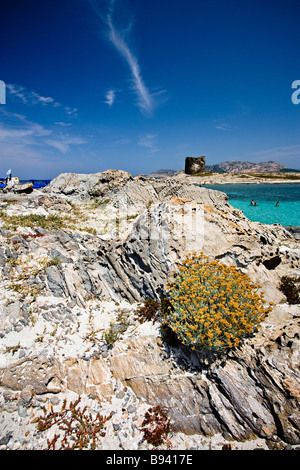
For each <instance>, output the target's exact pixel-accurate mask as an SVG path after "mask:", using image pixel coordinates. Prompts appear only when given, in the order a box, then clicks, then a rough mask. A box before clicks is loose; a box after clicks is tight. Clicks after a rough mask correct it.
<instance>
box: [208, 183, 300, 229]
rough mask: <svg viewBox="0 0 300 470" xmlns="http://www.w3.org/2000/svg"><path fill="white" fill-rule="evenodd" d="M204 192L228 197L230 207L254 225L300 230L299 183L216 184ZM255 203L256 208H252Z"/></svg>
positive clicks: (209, 186)
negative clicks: (292, 226)
mask: <svg viewBox="0 0 300 470" xmlns="http://www.w3.org/2000/svg"><path fill="white" fill-rule="evenodd" d="M205 188H211V189H216V190H218V191H222V192H224V193H226V194H227V195H228V197H229V199H228V202H229V204H230V205H232V206H233V207H235V208H237V209H240V210H241V211H243V213H244V215H245V216H246V217H247V218H248V219H250V220H252V221H254V222H262V223H265V224H276V223H279V224H281V225H283V226H287V225H299V226H300V183H292V184H291V183H290V184H285V183H280V184H276V183H271V184H215V185H205ZM252 199H254V201H255V202H256V203H257V206H251V205H250V202H251V200H252ZM277 201H278V202H279V205H278V206H277V207H276V203H277Z"/></svg>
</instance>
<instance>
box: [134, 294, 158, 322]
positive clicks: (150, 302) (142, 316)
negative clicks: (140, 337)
mask: <svg viewBox="0 0 300 470" xmlns="http://www.w3.org/2000/svg"><path fill="white" fill-rule="evenodd" d="M160 305H161V304H160V302H158V301H157V300H154V299H151V298H148V299H146V300H145V301H144V305H142V306H141V307H139V308H138V310H137V312H136V318H137V319H138V320H139V321H140V322H141V323H144V322H145V321H152V322H153V323H154V322H155V320H156V317H157V314H158V310H159V309H160Z"/></svg>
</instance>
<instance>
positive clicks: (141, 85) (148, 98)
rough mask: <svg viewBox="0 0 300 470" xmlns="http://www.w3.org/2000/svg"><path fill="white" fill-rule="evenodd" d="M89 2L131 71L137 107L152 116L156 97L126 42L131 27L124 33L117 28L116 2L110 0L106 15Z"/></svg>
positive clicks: (93, 3)
mask: <svg viewBox="0 0 300 470" xmlns="http://www.w3.org/2000/svg"><path fill="white" fill-rule="evenodd" d="M88 1H89V4H90V5H91V7H92V8H93V11H94V12H95V13H96V14H97V16H98V18H99V19H100V20H101V21H103V22H104V23H105V25H106V27H107V36H108V40H109V41H110V42H111V43H112V45H113V46H114V47H115V48H116V50H117V51H118V52H119V54H120V55H121V57H122V58H123V59H124V60H125V62H126V63H127V65H128V67H129V69H130V72H131V81H132V89H133V90H134V92H135V94H136V97H137V105H138V106H139V108H140V110H141V111H142V112H143V113H144V114H147V115H151V114H152V113H153V110H154V106H155V102H154V95H153V94H152V93H151V92H150V91H149V89H148V87H147V86H146V84H145V82H144V80H143V77H142V73H141V68H140V65H139V62H138V59H137V57H136V56H135V54H134V53H133V51H132V50H131V48H130V47H129V45H128V42H127V41H126V34H128V32H129V31H130V28H131V25H130V27H129V26H128V27H127V29H126V30H122V31H120V30H119V29H118V28H117V27H116V25H115V23H114V21H113V15H114V13H115V8H116V5H115V4H116V2H115V0H110V1H109V2H108V13H107V14H106V15H104V14H103V8H99V3H98V2H97V0H88ZM158 94H159V93H156V95H157V96H158ZM108 104H109V103H108Z"/></svg>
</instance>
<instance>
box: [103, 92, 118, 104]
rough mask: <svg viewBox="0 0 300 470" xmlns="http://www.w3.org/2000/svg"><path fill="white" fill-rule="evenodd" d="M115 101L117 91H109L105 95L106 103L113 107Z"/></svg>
mask: <svg viewBox="0 0 300 470" xmlns="http://www.w3.org/2000/svg"><path fill="white" fill-rule="evenodd" d="M115 99H116V91H115V90H109V91H108V92H107V93H106V95H105V101H104V103H106V104H108V106H109V107H111V106H112V105H113V104H114V102H115Z"/></svg>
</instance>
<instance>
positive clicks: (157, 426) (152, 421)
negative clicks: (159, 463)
mask: <svg viewBox="0 0 300 470" xmlns="http://www.w3.org/2000/svg"><path fill="white" fill-rule="evenodd" d="M170 427H171V422H170V419H169V418H168V416H167V414H166V411H165V410H163V409H162V408H161V407H160V406H154V407H152V408H149V410H148V411H146V413H145V418H144V421H143V423H142V428H141V431H143V432H144V435H143V439H144V440H145V441H147V442H148V444H152V445H153V446H155V447H157V446H160V445H162V444H163V443H164V441H165V440H166V439H167V437H168V434H169V432H170Z"/></svg>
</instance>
